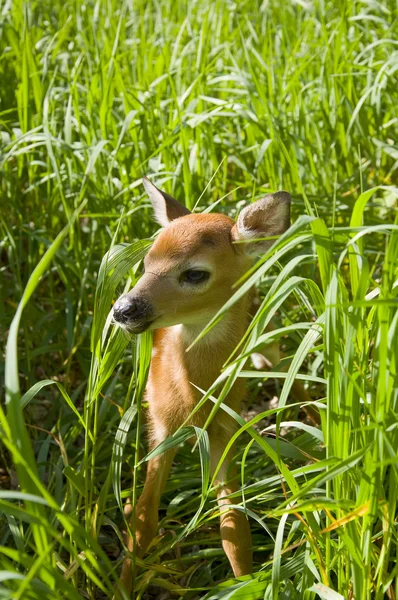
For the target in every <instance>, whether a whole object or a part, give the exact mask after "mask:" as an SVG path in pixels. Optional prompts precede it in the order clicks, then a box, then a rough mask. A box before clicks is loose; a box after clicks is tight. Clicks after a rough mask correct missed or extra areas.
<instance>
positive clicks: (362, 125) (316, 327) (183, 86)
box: [0, 0, 398, 600]
mask: <svg viewBox="0 0 398 600" xmlns="http://www.w3.org/2000/svg"><path fill="white" fill-rule="evenodd" d="M397 8H398V7H397V4H396V2H394V0H385V1H384V2H371V1H363V2H359V1H354V0H347V1H345V2H342V1H340V0H338V1H337V2H329V1H326V2H324V1H321V0H319V1H316V2H310V1H308V2H297V3H296V2H283V3H280V2H276V1H274V0H271V1H270V2H264V3H262V4H260V3H256V2H255V1H254V0H246V1H243V2H232V1H228V0H215V1H214V2H209V1H207V0H205V1H202V2H199V1H191V2H189V3H186V2H181V1H175V2H171V1H169V0H164V1H162V2H152V1H150V2H143V1H141V0H138V1H137V2H134V3H133V2H132V0H124V1H122V0H120V1H119V2H116V1H114V0H107V1H105V0H103V1H102V2H101V1H98V2H87V3H82V2H78V1H76V0H70V1H67V2H60V1H59V0H53V1H52V2H50V1H49V0H41V1H35V0H32V1H31V2H22V1H21V0H15V2H8V1H4V0H3V1H2V2H0V81H1V84H0V134H1V137H0V143H1V146H0V152H1V155H0V169H1V172H0V190H1V193H0V198H1V207H0V208H1V212H0V229H1V286H2V295H1V316H0V319H1V325H2V331H3V332H5V335H4V336H3V337H4V344H5V343H6V341H7V349H6V351H5V353H4V358H5V361H4V363H5V368H4V381H5V384H4V386H3V391H4V396H5V404H3V405H2V408H1V413H0V418H1V430H0V437H1V442H2V444H1V446H0V461H1V464H0V468H1V471H0V485H1V490H0V511H1V514H0V565H1V570H0V598H13V599H14V598H21V599H24V600H25V599H29V600H30V599H32V600H33V599H36V598H40V600H43V599H44V598H46V599H47V598H48V599H54V600H55V599H59V598H68V599H69V598H71V599H74V598H87V597H88V598H91V599H94V598H112V595H113V593H114V590H115V588H116V581H117V579H118V576H119V572H120V566H121V560H122V557H123V544H122V540H121V533H120V532H121V530H123V528H124V527H125V524H124V522H123V515H122V505H123V503H124V500H125V498H127V497H129V496H133V498H135V497H137V496H138V494H139V492H140V489H141V486H142V482H143V478H144V475H145V468H144V463H140V461H141V459H142V458H144V457H145V454H146V450H145V423H144V418H143V415H144V412H145V410H144V407H142V400H143V399H142V393H143V389H144V387H145V377H146V373H147V369H148V364H149V356H150V347H151V340H150V336H149V335H143V336H140V338H139V339H137V340H135V341H134V342H133V343H130V341H129V340H128V339H127V338H126V337H124V336H123V335H121V333H120V332H118V331H117V330H115V329H114V328H113V326H112V325H111V323H110V322H109V320H107V316H108V312H109V309H110V306H111V304H112V301H113V300H114V299H115V298H116V297H117V296H118V295H119V294H120V293H121V292H122V291H123V289H124V288H125V287H130V286H131V285H132V284H133V283H134V281H135V278H136V277H138V276H139V273H140V261H141V259H142V257H143V255H144V254H145V251H146V249H147V248H148V245H149V243H150V242H149V241H148V242H146V241H145V240H149V239H150V238H151V236H152V235H153V234H154V233H155V231H156V225H155V224H154V223H153V221H152V217H151V210H150V208H149V203H148V200H147V198H146V197H145V195H144V194H143V187H142V185H141V176H142V174H143V173H146V174H147V175H150V176H152V177H153V179H154V181H155V182H157V183H158V184H159V185H161V186H162V187H163V188H164V189H165V190H166V191H168V192H169V193H172V194H173V195H174V196H175V197H177V198H178V199H179V200H180V201H182V202H185V203H186V205H187V206H188V207H189V208H193V207H195V206H197V209H198V210H204V209H206V208H207V207H210V206H211V205H213V203H215V202H217V201H218V204H217V206H216V207H214V210H218V211H222V212H226V213H228V214H229V215H231V216H233V217H234V216H236V214H237V211H238V210H239V208H241V207H242V206H243V205H244V204H246V203H248V202H250V201H251V200H253V199H254V198H258V197H260V196H261V195H262V194H264V193H265V192H266V191H268V190H276V189H282V188H283V189H286V190H288V191H289V192H291V194H292V197H293V207H292V210H293V221H295V222H296V223H295V225H294V226H293V228H292V229H291V230H290V231H289V232H288V234H287V235H286V236H285V237H284V238H283V239H281V240H280V241H279V242H278V244H277V245H276V246H274V248H273V249H272V250H271V251H270V252H269V253H268V255H267V256H265V257H263V258H262V259H261V261H260V262H259V263H258V264H257V265H256V267H255V269H254V270H253V271H252V273H251V274H250V277H251V279H250V281H253V282H254V281H255V282H256V283H257V284H258V286H259V288H260V291H261V296H262V299H263V304H262V305H261V308H260V309H259V312H258V313H257V315H256V317H255V319H254V321H253V324H252V327H251V328H250V329H249V332H248V334H247V336H246V338H245V340H243V342H242V345H241V347H240V348H239V355H238V357H236V356H235V357H234V359H235V360H232V359H231V362H230V364H229V365H226V369H225V375H224V376H223V378H222V379H221V380H220V381H219V382H218V384H217V386H214V388H213V389H211V390H209V393H211V394H215V395H216V396H217V393H216V392H218V393H220V392H221V393H220V394H219V396H218V397H219V398H221V401H222V399H223V397H224V396H225V393H226V391H227V389H228V386H229V385H231V384H232V383H233V381H234V379H235V378H236V377H238V376H242V377H246V378H247V380H248V389H249V393H248V402H249V404H250V403H255V404H257V405H260V406H262V408H261V410H260V414H259V415H258V417H256V418H255V419H254V420H253V421H252V422H250V423H249V424H245V422H244V421H242V420H241V418H240V417H239V416H238V415H235V417H236V419H237V421H238V423H239V425H240V429H239V432H238V434H237V440H238V441H237V446H236V449H237V458H238V465H239V472H240V477H241V483H242V491H241V493H240V494H239V496H238V497H237V498H236V503H237V504H241V505H242V506H243V505H244V506H245V507H246V509H247V510H248V513H249V514H250V521H251V524H252V530H253V541H254V556H255V576H254V578H253V579H250V580H248V579H247V578H246V579H245V578H243V579H242V580H241V581H239V582H237V581H234V580H230V579H229V578H230V577H231V572H230V569H229V565H228V562H227V560H226V558H225V556H224V554H223V552H222V550H221V546H220V539H219V533H218V525H217V511H216V509H215V494H214V493H213V491H212V489H211V482H209V481H208V478H207V475H206V474H207V467H208V452H207V446H206V435H203V434H202V435H201V432H200V431H199V432H197V433H198V435H199V438H200V443H199V449H198V450H197V451H195V452H193V453H192V452H191V450H190V447H188V446H187V445H183V447H182V450H181V451H180V452H179V454H178V457H177V459H176V462H175V465H174V467H173V470H172V473H171V476H170V479H169V481H168V484H167V489H166V492H165V494H164V496H163V498H162V504H161V521H160V525H161V528H162V529H161V531H162V533H161V535H160V536H159V538H157V540H156V544H154V545H153V546H152V547H151V549H150V552H149V553H148V555H147V556H146V557H145V564H142V563H141V562H139V566H140V568H139V575H138V579H137V592H138V597H139V598H143V599H144V598H150V597H152V598H163V597H165V596H163V595H162V594H167V591H168V592H169V593H170V597H179V596H184V598H186V599H188V600H190V599H194V598H202V597H205V596H206V598H208V599H209V600H210V598H211V599H216V598H217V599H218V598H220V599H221V598H225V599H227V598H240V599H242V600H243V599H252V600H256V599H263V598H264V599H267V600H276V599H288V598H289V599H296V598H297V599H300V600H301V599H305V600H312V599H314V600H315V599H316V598H326V599H328V598H331V599H334V598H347V599H355V600H368V599H370V598H375V599H376V600H381V599H382V598H389V599H395V598H397V597H398V577H397V575H398V573H397V569H398V567H397V532H396V508H397V492H398V471H397V463H398V450H397V448H398V431H397V427H396V423H397V417H398V375H397V366H398V364H397V363H398V344H397V339H398V311H397V302H398V300H397V297H398V284H397V280H398V217H397V210H396V207H397V203H396V202H397V201H396V198H397V196H398V192H397V188H396V187H395V186H396V185H397V165H398V162H397V159H398V150H397V147H396V141H397V137H398V135H397V134H398V101H397V83H398V81H397V79H398V78H397V73H398V41H397V36H396V31H397V23H398V10H397ZM303 215H307V217H304V216H303ZM300 216H301V219H299V220H298V221H297V219H298V218H299V217H300ZM394 223H395V224H394ZM243 285H245V284H243ZM247 285H249V284H247ZM243 289H244V288H243V287H239V288H237V290H235V292H236V294H237V295H239V293H242V290H243ZM271 318H273V319H274V322H275V323H276V325H277V330H276V332H275V336H276V337H279V338H280V340H281V344H282V346H283V349H284V351H285V352H286V353H287V355H288V356H289V360H288V364H289V369H288V371H287V374H286V373H283V372H282V373H281V372H279V373H276V374H275V377H269V376H268V374H261V373H254V372H253V370H252V368H251V366H250V363H249V364H246V365H244V362H245V361H244V356H246V355H247V354H249V353H250V350H252V349H255V348H256V347H257V346H258V344H260V343H261V342H264V341H267V339H268V341H269V338H267V337H266V336H265V338H264V334H263V330H264V327H265V325H266V323H267V322H268V321H269V320H270V319H271ZM2 335H3V334H2ZM296 373H300V374H301V375H302V376H303V377H304V378H305V381H306V386H307V387H308V390H309V392H310V394H311V396H312V398H313V399H314V401H316V402H317V406H318V407H319V410H320V413H321V415H322V424H321V427H320V428H319V429H316V428H313V427H311V426H308V425H306V423H305V422H304V423H303V422H302V421H303V418H302V417H303V414H302V412H299V407H298V406H297V405H293V406H291V405H288V404H287V400H288V398H289V391H290V387H291V385H292V382H293V381H294V377H295V374H296ZM222 390H223V391H222ZM274 394H277V395H278V396H279V409H272V408H269V407H268V405H267V402H266V401H267V399H270V398H271V397H272V396H273V395H274ZM268 409H269V410H268ZM220 410H223V406H222V405H221V407H220ZM260 419H262V421H261V429H264V428H266V432H265V433H263V434H261V435H260V434H259V429H258V427H255V426H254V425H255V422H254V421H257V420H260ZM181 435H182V437H181V438H179V439H180V440H182V439H183V437H184V432H182V434H181ZM185 437H186V436H185ZM139 463H140V465H139V466H138V464H139ZM134 467H135V472H136V475H137V476H136V477H135V478H134V484H133V481H132V476H131V471H132V469H133V468H134ZM202 475H203V478H202ZM202 479H203V481H202ZM176 540H178V542H177V544H175V545H174V546H173V542H175V541H176ZM228 579H229V580H228ZM226 580H227V581H226ZM223 581H224V582H225V581H226V583H221V582H223ZM150 594H151V595H150Z"/></svg>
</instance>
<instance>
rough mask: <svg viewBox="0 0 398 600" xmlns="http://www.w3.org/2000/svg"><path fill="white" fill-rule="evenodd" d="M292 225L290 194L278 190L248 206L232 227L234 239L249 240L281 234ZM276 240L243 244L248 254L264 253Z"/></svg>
mask: <svg viewBox="0 0 398 600" xmlns="http://www.w3.org/2000/svg"><path fill="white" fill-rule="evenodd" d="M289 227H290V194H288V193H287V192H276V193H275V194H270V195H269V196H265V197H264V198H261V200H257V202H254V203H253V204H250V206H246V208H244V209H243V210H242V212H241V213H240V214H239V217H238V220H237V222H236V223H235V225H234V226H233V228H232V232H231V233H232V239H233V240H235V241H245V240H246V241H247V242H250V240H254V239H257V238H264V237H269V236H275V235H281V234H282V233H284V232H285V231H286V230H287V229H288V228H289ZM274 242H275V240H260V241H253V242H251V243H247V244H242V246H244V250H245V252H247V253H248V254H262V253H264V252H266V251H267V250H268V248H270V247H271V246H272V244H273V243H274Z"/></svg>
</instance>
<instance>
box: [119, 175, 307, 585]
mask: <svg viewBox="0 0 398 600" xmlns="http://www.w3.org/2000/svg"><path fill="white" fill-rule="evenodd" d="M143 182H144V186H145V188H146V191H147V193H148V195H149V198H150V200H151V203H152V206H153V209H154V213H155V218H156V220H157V222H158V223H159V224H160V225H161V226H162V227H164V228H165V229H164V230H163V231H162V232H161V233H160V234H159V236H158V237H157V239H156V240H155V242H154V244H153V246H152V247H151V249H150V250H149V252H148V254H147V256H146V257H145V260H144V266H145V272H144V274H143V276H142V277H141V279H140V280H139V281H138V283H137V285H136V286H135V287H134V288H133V289H132V290H131V291H130V292H129V293H128V294H125V295H124V296H122V297H121V298H119V299H118V300H117V302H116V303H115V305H114V308H113V316H114V319H115V321H116V322H117V323H118V324H119V325H120V326H121V327H123V328H124V329H126V330H127V331H129V332H131V333H141V332H143V331H147V330H154V338H153V351H152V362H151V366H150V371H149V377H148V383H147V387H146V392H145V393H146V399H147V401H148V404H149V430H150V449H152V448H154V447H155V446H157V445H158V444H159V443H160V442H162V441H163V440H164V439H165V438H166V437H167V436H170V435H172V434H173V433H174V432H175V431H176V430H177V429H178V427H180V426H181V424H182V423H184V422H185V421H186V419H187V418H188V416H189V415H190V413H191V411H192V410H193V408H194V407H195V405H196V404H197V403H198V402H199V400H200V399H201V394H200V392H199V391H198V389H197V387H198V388H200V389H202V390H206V389H208V388H209V387H210V385H211V384H212V383H213V382H214V381H215V379H216V378H217V376H218V375H219V373H220V370H221V368H222V366H223V364H224V363H225V361H226V360H227V358H228V357H229V356H230V355H231V353H232V351H233V350H234V348H235V347H236V345H237V344H238V342H239V341H240V340H241V338H242V336H243V334H244V333H245V331H246V330H247V327H248V325H249V319H250V308H251V302H252V297H251V293H248V294H247V295H245V296H244V297H242V298H241V299H240V300H239V301H238V302H236V304H235V305H234V306H233V307H232V308H231V309H230V311H229V312H228V313H227V314H226V316H225V317H224V318H223V319H222V320H221V321H220V322H218V323H217V324H216V325H215V326H214V327H213V329H211V330H210V331H209V333H208V334H207V335H205V336H204V337H203V338H202V339H201V340H200V341H199V342H198V343H197V344H195V345H194V346H193V347H192V349H191V350H190V351H189V352H186V350H187V348H188V347H189V346H190V344H191V343H192V342H193V340H194V339H195V338H196V337H197V335H198V333H199V332H200V331H201V330H202V329H203V328H204V327H205V326H206V325H207V323H208V322H209V320H210V319H211V318H212V317H213V316H214V315H215V313H216V312H217V311H218V310H219V309H220V308H221V307H222V306H223V305H224V303H225V302H226V301H227V300H228V299H229V298H230V296H231V295H232V286H233V284H234V283H235V282H236V281H237V280H238V279H239V278H240V277H241V276H242V275H243V274H244V273H245V272H246V271H247V270H248V269H249V268H250V266H251V265H252V260H253V258H252V257H253V255H254V254H259V253H262V252H264V251H265V250H267V249H268V248H269V247H270V246H271V245H272V243H273V242H272V241H269V240H268V241H266V240H263V241H262V240H259V239H258V238H264V237H269V236H275V235H280V234H282V233H283V232H284V231H285V230H286V229H287V228H288V227H289V225H290V195H289V194H288V193H287V192H277V193H275V194H270V195H268V196H266V197H264V198H262V199H260V200H258V201H257V202H254V203H253V204H251V205H249V206H247V207H246V208H244V209H243V210H242V211H241V213H240V214H239V217H238V220H237V222H236V223H235V222H234V221H233V220H232V219H231V218H229V217H227V216H225V215H223V214H192V213H190V211H189V210H188V209H187V208H185V207H184V206H183V205H181V204H180V203H179V202H177V201H176V200H175V199H174V198H172V197H171V196H169V195H168V194H166V193H165V192H162V191H161V190H159V189H158V188H157V187H156V186H155V185H153V184H152V183H151V182H150V181H149V179H147V178H146V177H144V180H143ZM245 240H246V241H247V242H248V243H244V244H242V243H240V244H236V243H234V242H237V241H245ZM251 240H253V241H251ZM192 384H194V385H192ZM195 386H197V387H195ZM244 394H245V386H244V380H243V379H238V380H237V382H236V383H235V385H234V387H233V388H232V390H231V392H230V394H229V396H228V400H227V403H228V405H229V406H230V407H231V408H233V409H234V410H235V411H237V412H239V411H240V406H241V402H242V399H243V397H244ZM306 399H307V398H306ZM207 404H211V405H212V403H211V402H208V403H207ZM210 410H211V406H208V407H207V406H206V405H205V406H204V407H203V408H202V409H201V410H199V411H198V412H197V413H196V414H195V415H194V417H193V418H192V419H191V421H190V422H189V424H191V425H197V426H199V427H200V426H203V424H204V422H205V420H206V418H207V416H208V415H209V412H210ZM234 431H235V422H234V420H233V419H232V417H230V416H228V414H226V413H225V412H224V411H222V410H220V411H218V413H217V415H216V417H215V418H214V420H213V421H212V422H211V425H210V426H209V429H208V434H209V440H210V454H211V459H210V460H211V470H212V472H213V473H214V471H215V468H216V467H217V465H218V462H219V460H220V458H221V455H222V453H223V451H224V449H225V446H226V444H227V443H228V441H229V440H230V438H231V436H232V435H233V433H234ZM174 455H175V450H168V451H166V452H165V453H164V454H162V455H161V456H157V457H156V458H153V459H152V460H150V461H149V462H148V470H147V475H146V480H145V485H144V489H143V492H142V494H141V496H140V498H139V500H138V503H137V506H136V509H135V510H136V513H135V517H136V520H135V523H136V537H135V544H134V540H132V539H131V538H130V539H129V540H128V548H129V550H130V551H131V552H132V551H133V549H134V551H135V553H136V555H137V556H140V557H141V556H142V555H143V554H144V552H145V550H146V549H147V547H148V545H149V543H150V542H151V540H152V539H153V538H154V536H155V535H156V533H157V528H158V507H159V502H160V497H161V494H162V491H163V489H164V486H165V484H166V481H167V477H168V473H169V470H170V467H171V465H172V462H173V457H174ZM230 460H231V456H229V457H228V458H227V459H226V460H225V461H224V463H223V465H222V467H221V469H220V470H219V472H218V476H217V482H216V483H217V488H216V493H217V501H218V505H219V509H220V530H221V539H222V545H223V548H224V551H225V553H226V555H227V557H228V559H229V562H230V564H231V567H232V570H233V572H234V575H235V576H240V575H245V574H248V573H251V572H252V548H251V533H250V527H249V523H248V520H247V517H246V515H245V514H244V513H242V512H241V511H238V510H236V509H231V508H229V506H230V505H231V504H233V503H234V501H233V500H231V499H230V498H229V495H230V494H231V493H232V492H235V491H236V490H237V485H236V483H235V482H233V481H231V480H229V478H228V465H229V462H230ZM121 583H122V585H123V587H124V589H125V590H126V591H127V592H130V591H131V587H132V567H131V561H130V559H128V558H126V559H125V561H124V564H123V568H122V577H121Z"/></svg>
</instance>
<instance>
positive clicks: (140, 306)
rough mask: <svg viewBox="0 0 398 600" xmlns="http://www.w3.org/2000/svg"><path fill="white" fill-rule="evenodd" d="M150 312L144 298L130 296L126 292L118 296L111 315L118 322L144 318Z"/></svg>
mask: <svg viewBox="0 0 398 600" xmlns="http://www.w3.org/2000/svg"><path fill="white" fill-rule="evenodd" d="M150 312H151V311H150V307H149V304H148V302H147V301H146V300H145V299H144V298H140V297H137V298H134V297H133V298H132V297H130V296H129V295H128V294H126V295H125V296H122V297H121V298H119V300H117V301H116V302H115V304H114V306H113V317H114V319H115V321H117V322H118V323H128V322H129V321H138V320H143V319H146V318H147V317H148V316H149V313H150Z"/></svg>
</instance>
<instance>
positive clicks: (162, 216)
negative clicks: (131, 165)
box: [142, 175, 191, 227]
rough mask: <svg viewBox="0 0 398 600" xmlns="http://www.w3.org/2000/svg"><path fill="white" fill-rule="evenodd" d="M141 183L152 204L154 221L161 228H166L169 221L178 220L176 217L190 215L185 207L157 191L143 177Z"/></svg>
mask: <svg viewBox="0 0 398 600" xmlns="http://www.w3.org/2000/svg"><path fill="white" fill-rule="evenodd" d="M142 182H143V184H144V187H145V189H146V191H147V194H148V196H149V199H150V201H151V203H152V206H153V210H154V212H155V219H156V221H157V222H158V223H159V225H161V226H162V227H167V225H169V223H170V222H171V221H174V219H178V217H184V216H185V215H189V214H191V213H190V211H189V210H188V209H187V208H185V206H183V205H182V204H180V203H179V202H177V200H174V198H172V197H171V196H169V195H168V194H166V192H162V190H159V188H157V187H156V185H153V183H152V182H151V181H149V179H148V177H145V175H144V177H143V178H142Z"/></svg>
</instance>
